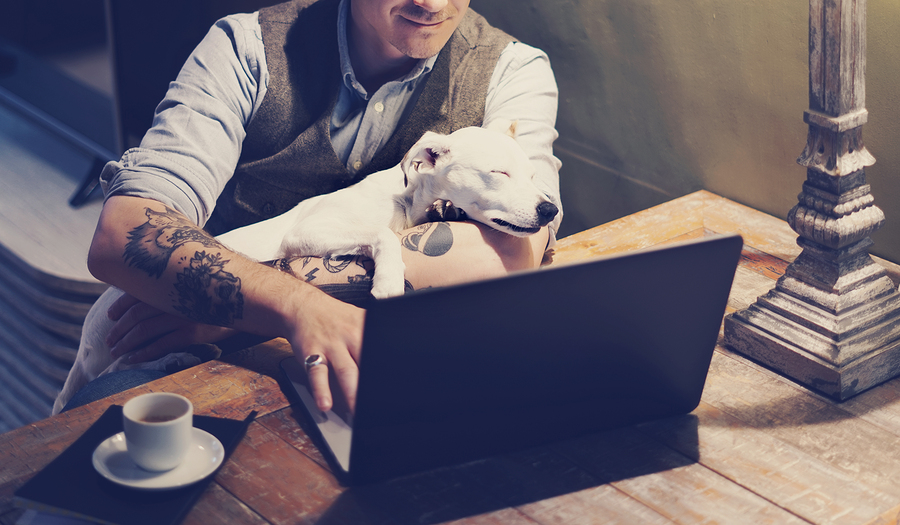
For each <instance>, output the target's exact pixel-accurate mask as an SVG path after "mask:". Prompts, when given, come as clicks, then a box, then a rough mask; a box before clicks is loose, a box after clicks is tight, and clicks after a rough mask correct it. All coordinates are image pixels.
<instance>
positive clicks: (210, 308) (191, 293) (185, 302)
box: [175, 251, 244, 326]
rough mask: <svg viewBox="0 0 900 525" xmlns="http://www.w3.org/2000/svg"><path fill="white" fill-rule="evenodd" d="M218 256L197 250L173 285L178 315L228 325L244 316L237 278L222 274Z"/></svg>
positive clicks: (208, 322) (223, 271)
mask: <svg viewBox="0 0 900 525" xmlns="http://www.w3.org/2000/svg"><path fill="white" fill-rule="evenodd" d="M227 262H229V260H227V259H225V260H223V259H222V254H220V253H217V254H215V255H212V254H208V253H206V251H199V252H197V253H195V254H194V256H193V257H192V258H191V260H190V263H189V264H188V265H186V266H185V268H184V270H183V271H182V272H181V273H180V274H178V282H177V283H175V291H176V292H177V299H176V301H177V304H176V305H175V310H177V311H178V312H179V313H181V314H183V315H185V316H187V317H189V318H191V319H194V320H196V321H200V322H201V323H206V324H215V325H220V326H231V325H233V324H234V320H235V319H241V318H242V317H243V313H244V295H243V294H242V293H241V279H240V278H239V277H236V276H235V275H234V274H232V273H230V272H227V271H225V268H224V267H225V263H227Z"/></svg>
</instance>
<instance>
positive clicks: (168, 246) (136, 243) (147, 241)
mask: <svg viewBox="0 0 900 525" xmlns="http://www.w3.org/2000/svg"><path fill="white" fill-rule="evenodd" d="M144 213H145V214H146V215H147V222H145V223H144V224H141V225H140V226H138V227H137V228H135V229H133V230H131V231H130V232H128V243H127V244H126V245H125V253H124V254H123V257H124V259H125V263H126V264H128V265H129V266H132V267H135V268H138V269H140V270H143V271H145V272H147V274H148V275H150V276H151V277H156V278H157V279H159V278H160V277H162V275H163V273H164V272H165V270H166V267H168V265H169V262H170V260H171V258H172V254H173V253H175V250H177V249H178V248H179V247H181V246H184V245H185V244H187V243H189V242H196V243H199V244H201V245H202V246H203V247H204V248H218V249H223V248H224V247H223V246H222V244H221V243H219V241H217V240H216V239H214V238H213V237H211V236H210V235H209V234H207V233H206V232H204V231H203V230H201V229H200V228H199V227H197V225H195V224H193V223H191V222H190V221H188V220H187V219H186V218H185V217H184V216H183V215H181V214H180V213H178V212H176V211H175V210H173V209H171V208H169V207H166V209H165V211H163V212H157V211H154V210H151V209H150V208H145V209H144ZM227 262H229V260H223V259H222V254H221V253H216V254H215V255H213V254H212V253H209V254H208V253H207V252H206V251H205V250H204V251H198V252H196V253H195V254H194V256H193V257H192V258H191V259H190V260H189V261H186V260H185V258H182V259H181V260H179V261H178V262H177V264H180V265H182V266H183V268H184V269H183V270H182V271H181V273H179V274H177V276H176V278H177V281H176V283H175V285H174V289H175V293H174V302H175V306H174V308H175V310H176V311H177V312H179V313H181V314H183V315H185V316H186V317H188V318H189V319H192V320H194V321H199V322H201V323H207V324H216V325H220V326H231V325H233V324H234V320H235V319H241V318H242V317H243V313H244V295H243V294H242V293H241V279H240V278H239V277H237V276H235V275H233V274H232V273H230V272H227V271H225V269H224V266H225V263H227Z"/></svg>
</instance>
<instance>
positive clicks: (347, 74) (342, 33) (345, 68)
mask: <svg viewBox="0 0 900 525" xmlns="http://www.w3.org/2000/svg"><path fill="white" fill-rule="evenodd" d="M349 22H350V0H341V3H340V5H339V6H338V27H337V32H338V51H339V53H340V56H341V78H343V79H344V85H345V86H347V89H349V90H351V91H355V92H356V93H357V94H359V96H360V97H362V98H364V99H368V98H369V97H368V93H366V89H365V88H364V87H363V86H362V84H360V83H359V82H357V81H356V74H355V73H354V72H353V64H351V63H350V46H349V44H348V43H347V24H348V23H349ZM436 61H437V55H434V56H433V57H430V58H426V59H424V60H419V61H418V62H417V63H416V66H415V67H413V68H412V70H411V71H410V72H409V73H407V74H406V76H404V77H403V78H400V79H398V82H400V83H406V82H413V81H415V80H416V79H418V78H419V77H421V76H422V75H425V74H426V73H428V72H430V71H431V68H432V67H434V63H435V62H436Z"/></svg>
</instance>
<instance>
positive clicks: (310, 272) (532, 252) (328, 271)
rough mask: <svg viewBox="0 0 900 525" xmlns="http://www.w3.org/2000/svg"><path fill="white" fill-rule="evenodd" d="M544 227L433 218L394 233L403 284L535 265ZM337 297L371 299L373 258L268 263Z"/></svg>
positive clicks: (410, 286)
mask: <svg viewBox="0 0 900 525" xmlns="http://www.w3.org/2000/svg"><path fill="white" fill-rule="evenodd" d="M548 235H549V234H548V232H547V228H542V229H541V231H540V232H538V233H536V234H534V235H532V236H529V237H524V238H522V237H513V236H510V235H507V234H505V233H502V232H498V231H496V230H494V229H492V228H489V227H487V226H484V225H482V224H478V223H473V222H446V223H444V222H436V223H426V224H422V225H419V226H415V227H413V228H410V229H408V230H405V231H402V232H400V233H398V240H399V242H400V246H401V248H402V256H403V262H404V264H405V265H406V289H407V291H410V290H418V289H422V288H430V287H438V286H449V285H453V284H459V283H463V282H470V281H477V280H481V279H488V278H493V277H500V276H502V275H505V274H507V273H509V272H512V271H516V270H524V269H529V268H536V267H537V266H539V265H540V263H541V259H542V257H543V254H544V248H545V247H546V245H547V240H548ZM268 264H269V265H270V266H272V267H274V268H276V269H278V270H279V271H281V272H284V273H286V274H289V275H292V276H293V277H296V278H297V279H300V280H303V281H306V282H308V283H310V284H313V285H315V286H317V287H318V288H319V289H321V290H322V291H324V292H325V293H327V294H329V295H331V296H333V297H336V298H338V299H340V300H342V301H347V302H351V303H353V304H364V301H366V300H368V299H371V295H370V294H369V292H370V290H371V288H372V275H373V272H374V267H375V265H374V263H373V262H372V260H371V259H368V258H367V257H365V256H362V255H353V256H337V257H332V258H319V257H305V256H293V257H287V258H284V259H278V260H277V261H272V262H270V263H268Z"/></svg>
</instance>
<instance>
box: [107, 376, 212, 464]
mask: <svg viewBox="0 0 900 525" xmlns="http://www.w3.org/2000/svg"><path fill="white" fill-rule="evenodd" d="M122 423H123V425H124V427H125V446H126V448H127V450H128V455H129V456H131V459H132V460H133V461H134V462H135V463H136V464H137V465H138V466H139V467H141V468H143V469H145V470H150V471H165V470H171V469H173V468H175V467H177V466H178V465H179V464H181V461H182V460H183V459H184V457H185V455H186V454H187V452H188V449H189V447H190V445H191V442H192V441H193V428H194V405H192V404H191V402H190V400H188V399H187V398H186V397H184V396H180V395H178V394H170V393H166V392H154V393H150V394H143V395H140V396H137V397H133V398H131V399H130V400H128V402H126V403H125V406H124V407H123V408H122Z"/></svg>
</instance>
